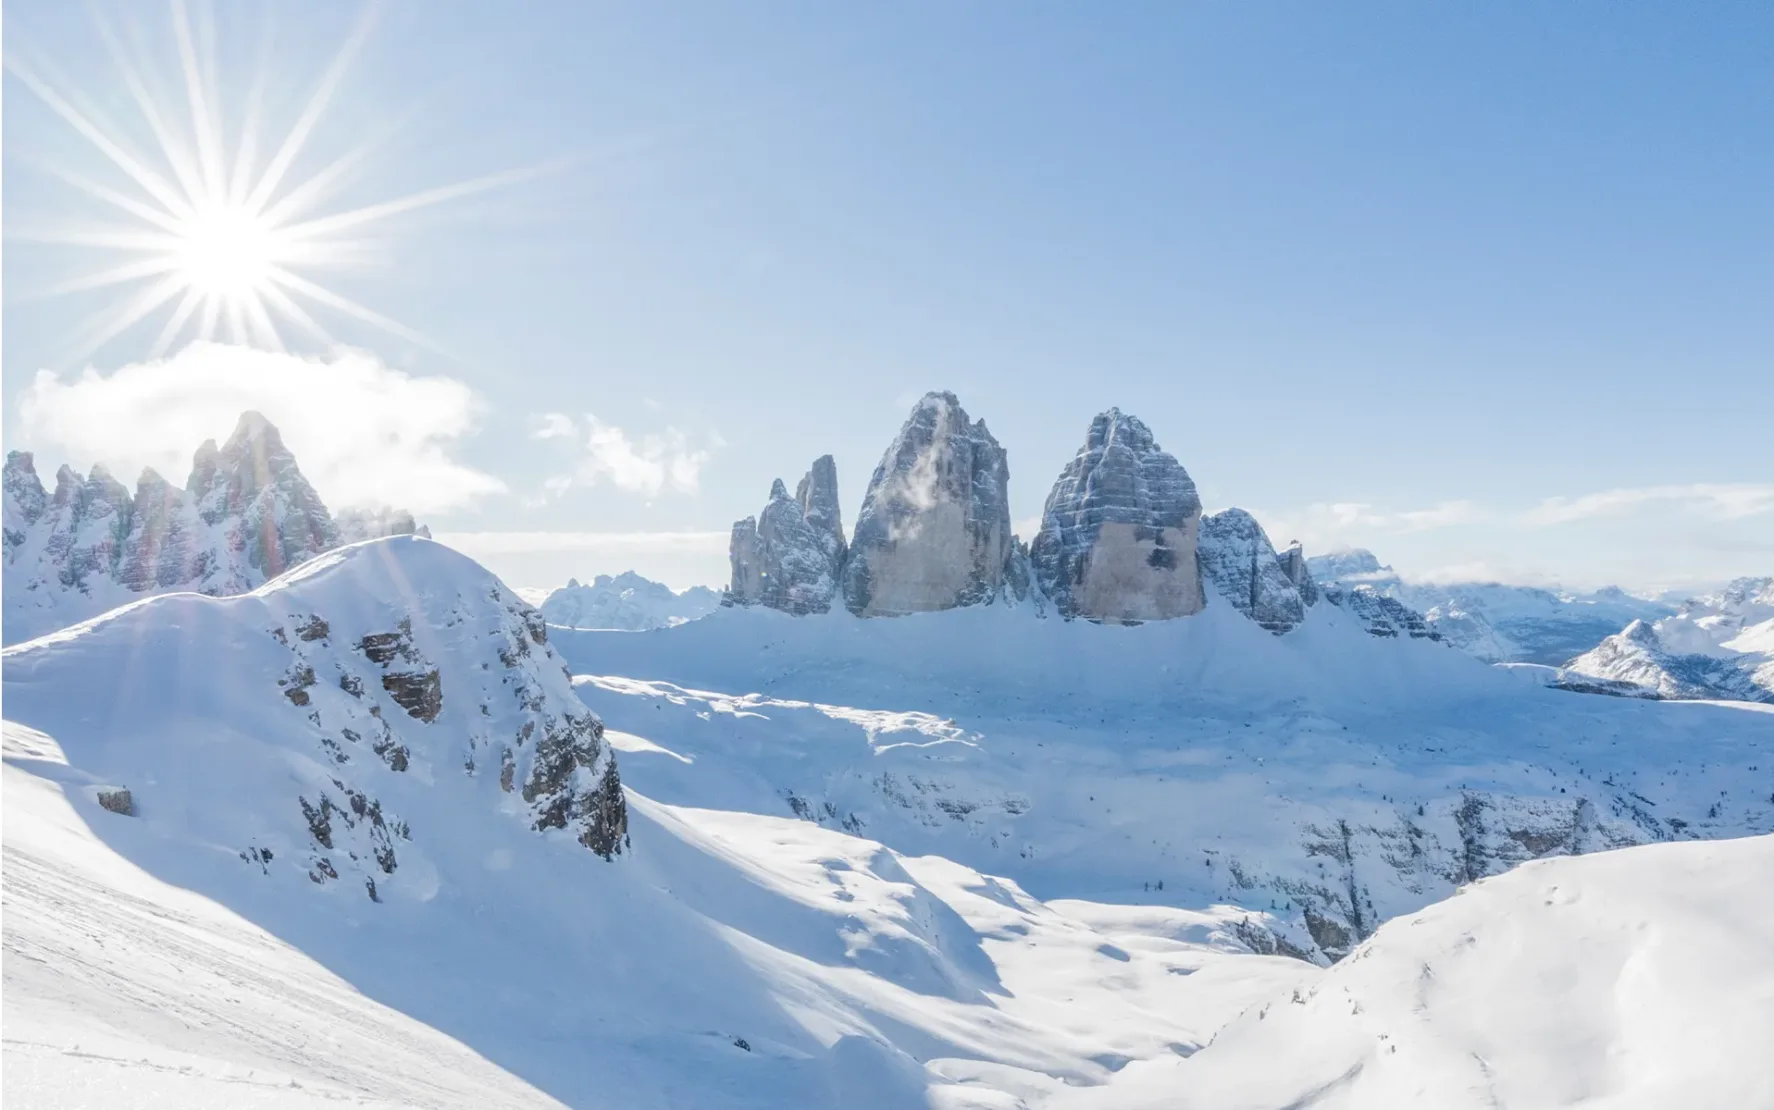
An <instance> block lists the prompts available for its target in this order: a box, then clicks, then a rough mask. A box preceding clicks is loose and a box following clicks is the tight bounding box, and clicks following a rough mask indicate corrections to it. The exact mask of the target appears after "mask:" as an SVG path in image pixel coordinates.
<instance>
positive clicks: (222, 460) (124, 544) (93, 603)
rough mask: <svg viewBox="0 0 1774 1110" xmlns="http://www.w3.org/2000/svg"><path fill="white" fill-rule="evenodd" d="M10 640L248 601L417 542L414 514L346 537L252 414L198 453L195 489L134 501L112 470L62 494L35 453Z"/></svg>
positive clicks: (147, 476) (153, 493)
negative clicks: (191, 600) (344, 558)
mask: <svg viewBox="0 0 1774 1110" xmlns="http://www.w3.org/2000/svg"><path fill="white" fill-rule="evenodd" d="M4 493H5V527H4V538H5V553H4V563H5V565H4V573H5V583H4V587H5V588H4V593H5V603H4V604H5V638H6V641H7V642H8V643H14V642H17V641H19V640H24V639H30V638H31V637H33V636H38V635H41V634H43V633H45V632H49V631H52V630H54V629H56V628H60V627H63V626H65V625H68V624H73V623H76V622H78V621H81V620H85V619H87V618H89V617H93V616H97V615H98V614H99V613H102V612H104V611H106V610H108V609H112V608H115V607H116V606H118V605H122V604H124V603H126V602H129V601H134V600H137V599H138V598H140V597H143V596H146V595H148V594H152V593H162V592H166V591H169V590H192V591H196V592H198V593H205V594H209V595H211V596H217V597H220V596H227V595H231V594H238V593H245V592H247V591H248V590H252V589H255V588H257V587H258V586H260V585H262V584H264V583H265V582H266V581H267V580H268V579H270V578H273V577H275V576H277V575H279V574H282V573H283V572H284V571H286V570H289V569H290V568H292V567H295V566H297V565H300V564H301V563H303V562H306V561H307V560H308V559H311V558H313V557H314V556H315V555H318V554H320V553H321V552H323V551H327V550H329V549H331V548H334V547H337V546H338V545H339V544H340V543H341V542H349V541H351V540H355V539H361V538H370V537H371V535H381V534H398V533H401V532H405V533H411V532H414V531H420V532H421V533H423V530H421V529H417V528H416V526H414V525H413V522H412V515H411V514H410V513H404V512H399V511H395V510H384V511H378V512H367V513H361V514H354V515H352V516H351V517H350V519H351V521H352V526H351V531H350V532H349V534H342V533H341V530H340V528H339V526H338V524H337V523H336V522H335V520H334V518H333V517H332V515H331V514H330V513H329V512H328V511H327V507H326V505H325V504H324V503H323V502H322V501H321V499H320V496H319V494H317V493H316V492H315V491H314V487H313V486H311V485H310V484H309V483H308V480H307V479H306V478H305V477H304V476H303V475H302V471H301V468H300V467H299V466H298V465H297V463H296V458H295V456H294V454H292V453H291V452H290V450H289V448H288V447H286V446H285V445H284V443H283V439H282V437H281V436H280V435H279V434H278V432H277V429H276V428H275V427H273V426H272V425H271V423H270V422H269V421H267V420H266V419H265V418H264V417H263V416H261V415H259V414H258V413H253V412H249V413H245V414H243V415H242V416H241V418H240V422H239V424H238V426H237V427H236V428H235V430H234V434H233V435H232V436H230V437H229V438H228V441H227V443H225V444H223V445H222V446H220V447H217V446H216V444H215V441H213V440H211V441H209V442H206V443H205V444H204V445H203V446H202V447H200V448H198V450H197V453H196V456H195V458H194V460H193V462H192V467H191V475H190V478H189V479H188V480H187V482H186V483H185V486H184V488H182V489H181V488H180V487H178V486H175V485H173V484H172V483H171V482H169V481H167V480H166V479H165V478H164V477H162V476H161V475H160V474H158V473H156V472H155V471H154V470H152V469H149V470H144V471H143V472H142V476H141V478H140V479H139V480H138V482H137V484H136V490H135V494H134V495H133V496H132V495H131V494H130V492H129V490H128V489H126V488H125V487H124V486H123V484H122V483H120V482H118V481H117V480H116V479H115V478H113V477H112V476H111V474H110V472H109V471H107V470H106V469H105V468H104V467H103V466H94V467H93V468H92V471H91V473H89V474H88V475H87V476H85V477H81V475H80V474H79V473H78V472H76V471H75V470H73V469H72V468H71V467H66V466H64V467H62V468H61V469H60V470H59V471H58V472H57V474H56V488H55V492H54V493H53V494H48V493H46V492H45V491H44V489H43V484H42V482H41V481H39V480H38V477H37V471H36V466H35V460H34V459H33V458H32V456H31V455H30V453H28V452H18V451H14V452H12V453H10V454H9V455H8V456H7V459H6V466H5V474H4Z"/></svg>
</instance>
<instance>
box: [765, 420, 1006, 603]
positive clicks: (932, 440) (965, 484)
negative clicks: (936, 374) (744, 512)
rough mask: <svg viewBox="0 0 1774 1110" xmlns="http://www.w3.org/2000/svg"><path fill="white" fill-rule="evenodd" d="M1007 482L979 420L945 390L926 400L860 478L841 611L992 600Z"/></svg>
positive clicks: (1001, 552) (1000, 572) (999, 580)
mask: <svg viewBox="0 0 1774 1110" xmlns="http://www.w3.org/2000/svg"><path fill="white" fill-rule="evenodd" d="M1009 478H1010V469H1009V465H1008V462H1007V460H1006V456H1005V452H1004V448H1003V447H1001V446H999V444H998V441H997V440H996V439H994V438H992V433H991V432H990V431H988V430H987V429H986V425H985V421H983V420H979V421H972V420H969V419H968V417H967V412H966V410H964V409H963V408H962V407H961V403H960V402H959V401H958V400H956V398H955V395H954V394H952V393H928V394H925V396H924V397H923V399H922V400H920V401H919V402H918V403H917V405H916V406H914V407H913V409H912V413H911V416H910V417H909V418H908V419H907V420H906V422H905V426H904V427H902V428H901V429H900V431H899V434H898V435H897V436H895V437H894V440H893V443H892V444H891V445H890V446H889V447H888V448H887V452H886V454H885V455H883V456H882V458H881V464H880V465H879V466H877V467H876V468H875V473H874V476H873V477H872V478H871V479H870V480H869V486H868V492H867V493H866V494H865V495H864V497H863V502H862V512H861V513H860V514H859V515H858V517H857V521H856V531H855V533H854V535H853V536H852V537H851V541H850V555H849V559H848V560H847V561H846V563H845V565H844V571H843V580H842V588H843V592H844V604H845V605H846V606H847V607H848V608H849V609H850V611H851V612H853V613H856V614H859V615H861V616H897V615H900V614H904V613H922V612H931V611H934V610H939V609H953V608H955V607H957V606H961V605H972V604H978V603H982V602H986V601H989V600H991V599H993V598H994V597H996V596H997V595H998V593H999V590H1000V588H1001V587H1002V586H1003V583H1004V572H1005V564H1006V561H1007V559H1008V558H1009V556H1010V554H1011V551H1012V542H1011V541H1012V537H1011V534H1010V501H1009V495H1008V484H1009ZM761 527H762V526H761V525H760V530H761Z"/></svg>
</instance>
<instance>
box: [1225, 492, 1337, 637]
mask: <svg viewBox="0 0 1774 1110" xmlns="http://www.w3.org/2000/svg"><path fill="white" fill-rule="evenodd" d="M1197 554H1198V557H1199V558H1200V560H1201V576H1202V577H1203V578H1204V579H1206V580H1207V581H1208V582H1210V583H1212V584H1213V587H1214V591H1215V592H1216V593H1218V594H1219V596H1221V597H1223V598H1225V599H1226V600H1227V601H1228V602H1230V603H1231V605H1232V607H1233V608H1234V609H1237V610H1238V611H1239V612H1240V613H1243V614H1244V615H1245V616H1247V617H1249V618H1250V619H1251V620H1254V621H1256V622H1257V623H1258V624H1259V625H1261V626H1262V627H1264V628H1266V629H1268V630H1269V631H1271V632H1274V633H1276V634H1277V635H1279V634H1280V633H1283V632H1287V631H1289V630H1291V629H1293V628H1294V627H1295V626H1297V625H1298V624H1299V623H1300V622H1301V621H1302V620H1305V619H1306V601H1305V598H1304V597H1302V596H1301V593H1300V588H1299V587H1298V586H1297V585H1296V584H1295V583H1294V581H1293V579H1292V578H1291V577H1289V575H1288V573H1287V571H1286V570H1284V569H1283V568H1282V565H1281V560H1280V558H1279V557H1278V556H1277V555H1276V554H1275V548H1274V546H1273V545H1272V544H1270V542H1269V536H1268V534H1267V533H1265V532H1264V531H1263V526H1262V525H1260V524H1258V523H1257V521H1256V518H1255V517H1253V516H1251V515H1250V514H1249V513H1247V512H1245V511H1244V510H1243V509H1227V510H1226V511H1225V512H1223V513H1215V514H1214V515H1213V516H1210V517H1207V518H1206V519H1204V520H1203V521H1202V522H1201V542H1200V545H1199V546H1198V548H1197ZM1308 580H1310V579H1309V578H1308Z"/></svg>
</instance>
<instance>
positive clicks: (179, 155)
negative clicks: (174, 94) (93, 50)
mask: <svg viewBox="0 0 1774 1110" xmlns="http://www.w3.org/2000/svg"><path fill="white" fill-rule="evenodd" d="M93 22H94V23H95V25H96V26H97V27H98V31H99V37H100V38H101V39H103V40H104V43H105V46H106V48H107V49H108V50H109V51H110V54H111V61H112V63H113V64H115V65H116V66H117V71H118V73H119V74H120V75H121V76H122V77H123V84H124V87H125V88H127V89H128V90H129V95H130V98H131V99H132V100H134V101H135V104H136V108H137V110H138V111H140V112H141V114H142V119H143V120H144V121H146V123H147V124H148V130H149V131H150V132H151V133H152V134H153V136H154V141H155V142H157V143H159V144H160V153H161V155H162V156H163V157H164V158H165V159H166V162H167V165H168V166H170V167H171V168H172V172H173V177H174V178H176V179H177V180H178V183H179V185H180V187H181V188H183V189H184V190H185V198H186V200H187V201H189V200H190V199H192V198H194V197H196V196H197V195H198V191H199V189H200V187H201V185H200V182H199V181H198V179H197V174H196V167H194V166H193V165H192V164H191V157H190V152H189V151H187V150H186V149H185V147H184V143H183V141H182V140H180V138H179V137H178V136H177V135H176V134H175V133H174V132H173V130H172V128H171V127H170V126H169V125H168V124H167V122H166V118H165V116H163V115H162V114H161V112H160V108H159V106H158V105H156V104H155V103H154V96H153V94H152V93H150V92H149V91H148V86H147V83H146V82H145V81H144V80H143V79H142V75H141V72H140V71H139V70H138V69H137V68H136V67H135V65H134V64H133V63H132V62H131V61H130V59H129V55H128V53H127V52H126V51H125V50H124V48H123V42H122V40H120V39H119V38H118V37H117V33H116V30H115V29H114V28H113V27H112V26H111V22H110V20H108V19H106V18H105V17H104V16H103V14H102V13H100V12H99V11H97V10H96V9H95V10H94V11H93Z"/></svg>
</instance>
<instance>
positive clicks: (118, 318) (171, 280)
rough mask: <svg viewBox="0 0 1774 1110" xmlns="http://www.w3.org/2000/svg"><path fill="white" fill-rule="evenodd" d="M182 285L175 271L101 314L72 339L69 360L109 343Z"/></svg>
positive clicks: (182, 286)
mask: <svg viewBox="0 0 1774 1110" xmlns="http://www.w3.org/2000/svg"><path fill="white" fill-rule="evenodd" d="M184 287H185V286H184V282H183V281H182V280H181V279H180V278H179V276H178V274H176V273H174V274H168V275H167V276H165V277H163V278H161V279H160V280H159V281H157V282H155V283H154V284H152V285H150V286H148V287H147V288H146V289H143V290H142V291H141V292H139V293H137V294H136V295H135V296H134V297H132V298H130V299H129V300H127V301H125V302H123V303H122V304H120V305H118V306H117V307H116V308H114V309H112V310H111V311H110V312H107V313H101V314H100V315H99V316H98V317H97V318H96V319H95V320H93V321H92V322H91V323H90V324H89V325H88V326H87V329H86V331H85V332H84V333H83V334H82V335H81V336H80V338H79V339H77V340H76V342H75V347H74V353H73V354H72V356H71V357H70V359H69V361H71V362H80V361H82V360H84V359H86V358H87V357H88V356H89V355H91V354H92V353H93V352H94V351H96V350H98V349H99V348H100V347H103V346H104V345H105V344H106V343H109V342H110V341H111V340H112V339H113V338H115V337H116V336H117V335H118V334H119V333H120V332H122V331H123V330H124V329H125V328H127V327H129V326H131V325H132V324H135V323H136V322H137V321H139V320H141V319H142V318H143V317H145V316H147V315H148V314H149V313H151V312H153V311H154V310H155V309H157V308H159V307H160V306H161V305H163V304H165V303H166V302H167V301H170V300H172V299H173V298H174V297H176V296H178V294H179V291H180V290H182V289H183V288H184Z"/></svg>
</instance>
